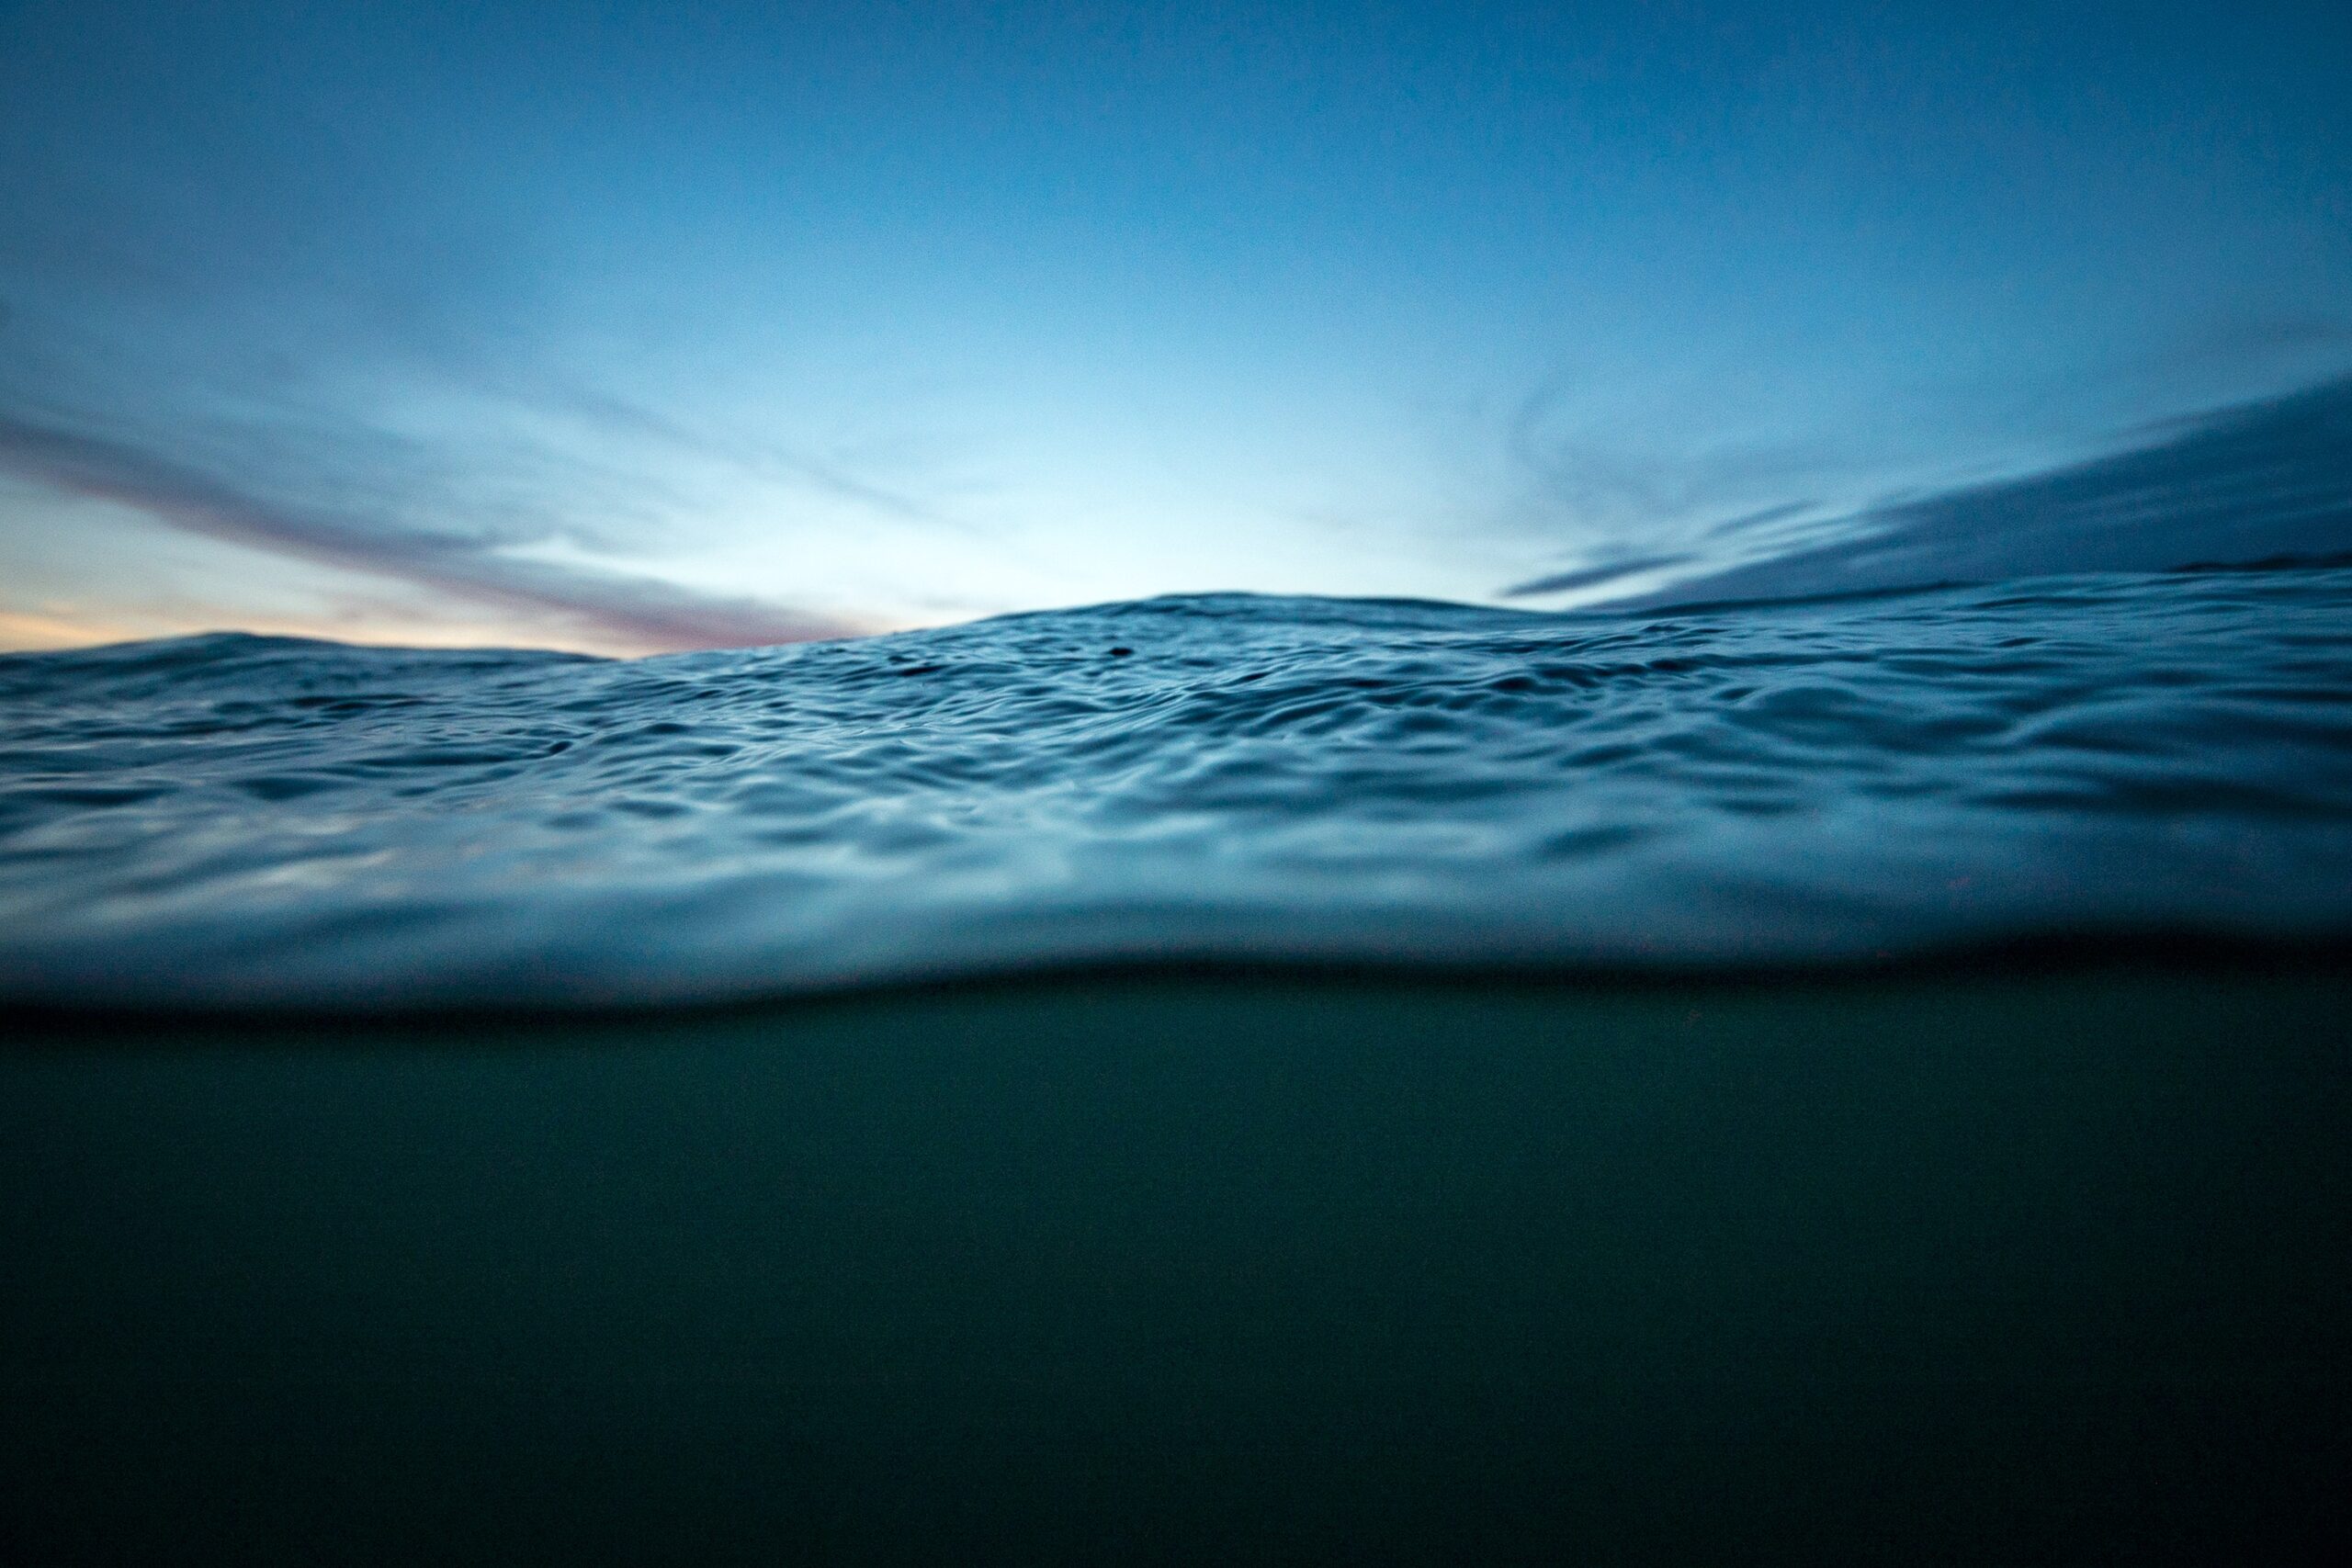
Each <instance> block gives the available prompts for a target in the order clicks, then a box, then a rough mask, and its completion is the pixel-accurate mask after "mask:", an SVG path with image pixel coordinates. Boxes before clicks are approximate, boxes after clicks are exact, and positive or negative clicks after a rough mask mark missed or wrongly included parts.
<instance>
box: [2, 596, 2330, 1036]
mask: <svg viewBox="0 0 2352 1568" xmlns="http://www.w3.org/2000/svg"><path fill="white" fill-rule="evenodd" d="M2150 931H2164V932H2187V933H2192V934H2196V933H2203V934H2211V935H2217V936H2224V937H2230V938H2236V939H2253V940H2257V941H2259V940H2267V939H2284V940H2293V941H2307V940H2312V939H2322V940H2335V939H2338V938H2341V937H2343V936H2344V935H2346V933H2347V932H2352V570H2342V569H2309V568H2307V569H2301V570H2271V571H2213V572H2205V573H2193V572H2192V573H2172V574H2160V575H2110V576H2099V577H2075V578H2063V579H2043V580H2039V581H2027V582H2019V583H2012V584H2008V585H2006V586H2003V587H1998V588H1992V589H1985V588H1971V589H1956V590H1945V591H1939V592H1919V593H1911V594H1905V595H1898V596H1887V597H1880V598H1872V599H1852V600H1844V601H1824V602H1812V603H1781V604H1752V605H1742V606H1731V607H1698V608H1691V609H1685V610H1681V611H1675V612H1648V613H1644V614H1640V615H1614V616H1611V615H1597V614H1592V615H1568V616H1544V615H1524V614H1518V613H1512V612H1504V611H1494V610H1484V609H1474V608H1464V607H1456V606H1445V605H1433V604H1394V603H1361V602H1342V601H1321V600H1280V599H1258V598H1247V597H1203V598H1183V599H1163V600H1154V601H1150V602H1148V603H1142V604H1124V605H1115V606H1110V607H1105V608H1099V609H1090V610H1079V611H1069V612H1057V613H1051V614H1043V615H1023V616H1014V617H1009V618H1005V619H1001V620H995V621H989V622H984V623H980V624H978V625H973V626H959V627H955V628H951V629H946V630H940V631H930V632H920V633H910V634H906V635H902V636H897V637H880V638H875V639H871V640H865V641H857V642H843V643H826V644H810V645H803V646H799V647H792V648H781V649H761V650H753V651H733V652H723V653H709V654H694V655H680V656H673V657H668V658H661V659H651V660H640V661H635V662H607V661H600V660H588V659H581V658H573V657H569V656H562V655H550V654H536V653H488V654H485V653H445V652H412V651H392V650H383V649H357V648H345V647H339V646H334V645H331V644H320V643H310V642H297V641H287V640H278V639H270V638H257V637H240V636H221V637H198V638H193V639H187V640H180V641H174V642H166V643H148V644H140V645H133V646H128V647H122V648H115V649H100V650H96V651H91V652H78V653H65V654H42V655H23V656H16V657H12V658H7V659H5V660H0V999H9V1000H14V1001H17V1002H25V1001H43V1002H53V1003H63V1004H67V1005H74V1004H82V1003H90V1002H102V1003H127V1004H133V1005H141V1004H161V1005H171V1004H196V1005H263V1006H269V1005H295V1006H305V1007H310V1006H327V1007H362V1008H365V1007H379V1006H406V1005H445V1004H477V1003H491V1004H512V1005H531V1006H538V1005H547V1004H560V1003H589V1004H596V1003H609V1002H639V1001H643V1002H655V1001H669V1000H680V999H689V998H723V997H732V996H746V995H754V994H762V993H781V992H790V991H796V990H805V989H809V988H815V987H829V986H835V985H842V984H851V983H865V982H875V981H887V980H896V979H910V978H918V977H927V976H944V975H960V974H974V973H984V972H991V971H999V970H1007V969H1016V968H1025V967H1033V966H1038V965H1051V964H1069V963H1085V962H1092V961H1103V960H1131V959H1185V958H1238V959H1247V960H1269V961H1283V960H1291V959H1300V960H1329V959H1337V960H1350V961H1369V962H1375V963H1428V964H1533V965H1545V964H1560V965H1567V966H1573V965H1578V964H1669V965H1672V964H1705V965H1716V964H1743V963H1758V962H1763V963H1777V962H1789V961H1794V962H1808V961H1814V960H1847V959H1854V958H1870V957H1873V956H1876V955H1879V954H1882V953H1916V952H1920V951H1924V950H1932V949H1935V948H1938V947H1940V946H1946V945H1950V944H1954V943H1969V942H1985V941H1999V940H2006V939H2008V938H2012V937H2034V936H2042V935H2050V934H2053V933H2054V934H2090V935H2101V934H2121V933H2144V932H2150Z"/></svg>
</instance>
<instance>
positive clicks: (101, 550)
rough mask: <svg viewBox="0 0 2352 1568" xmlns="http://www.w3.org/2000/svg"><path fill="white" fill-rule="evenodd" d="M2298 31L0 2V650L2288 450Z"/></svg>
mask: <svg viewBox="0 0 2352 1568" xmlns="http://www.w3.org/2000/svg"><path fill="white" fill-rule="evenodd" d="M2347 82H2352V7H2347V6H2344V5H2343V4H2342V3H2341V0H2332V3H2327V4H2311V5H2277V4H2265V3H2260V0H2255V3H2238V4H2232V5H2227V6H2222V5H2213V6H2165V5H2158V4H2147V3H2140V4H2131V5H2114V6H2108V5H2085V6H2066V7H2055V8H2052V7H2044V6H2031V7H2027V6H2018V7H2014V8H2011V7H2003V6H1971V7H1961V6H1909V7H1894V6H1823V7H1798V6H1779V5H1775V6H1671V5H1624V6H1616V5H1586V6H1464V5H1459V4H1456V5H1448V6H1434V5H1432V6H1401V5H1376V4H1363V5H1350V6H1338V5H1331V6H1324V5H1317V4H1307V3H1297V0H1294V3H1290V4H1284V5H1279V6H1166V7H1148V8H1147V7H1132V6H1083V5H1060V6H1015V5H987V6H978V5H970V6H967V5H956V4H948V3H944V0H931V3H928V4H921V5H908V6H895V5H888V4H878V3H873V0H867V3H863V4H858V5H854V6H846V5H844V6H791V5H764V6H729V5H703V6H695V5H688V4H678V3H672V4H665V5H658V6H628V5H593V4H566V5H548V6H532V7H520V6H497V5H491V6H484V5H481V4H468V5H464V6H433V5H420V4H416V3H413V0H411V3H405V4H401V5H397V6H285V7H275V6H186V5H159V6H120V5H110V4H105V3H103V0H70V3H63V4H46V3H34V4H18V5H8V4H6V0H0V646H13V647H33V646H51V645H59V644H65V643H74V642H88V641H98V640H108V639H113V638H119V637H140V636H154V635H164V634H171V633H178V632H184V631H190V630H197V629H204V628H212V627H243V628H249V629H259V630H272V631H290V632H302V633H308V634H314V635H323V636H333V637H348V638H355V639H363V640H397V641H412V642H507V643H521V644H542V645H555V646H564V647H575V648H586V649H602V650H606V651H620V652H632V651H642V650H647V649H663V648H679V647H695V646H713V645H724V644H733V643H744V642H760V641H768V640H776V639H781V638H786V637H801V636H824V635H837V634H840V633H842V632H853V631H859V630H868V629H881V628H887V627H894V626H910V625H922V624H932V623H937V622H943V621H952V620H960V619H965V618H969V617H972V616H976V615H987V614H992V613H995V612H999V611H1003V610H1012V609H1024V608H1035V607H1044V606H1049V605H1059V604H1081V603H1089V602H1094V601H1101V600H1108V599H1118V598H1125V597H1133V596H1138V595H1144V594H1150V593H1159V592H1190V591H1204V590H1219V589H1245V590H1254V591H1261V592H1319V593H1341V594H1384V595H1407V596H1415V597H1430V598H1446V599H1459V600H1469V601H1476V602H1488V603H1511V604H1526V605H1531V606H1535V607H1549V606H1555V605H1568V604H1577V603H1581V602H1586V601H1589V600H1591V599H1593V598H1595V597H1597V596H1601V595H1606V594H1619V593H1636V594H1646V595H1652V596H1655V595H1657V594H1658V593H1660V592H1668V593H1671V592H1673V591H1674V585H1675V584H1677V583H1683V584H1699V585H1703V583H1704V582H1706V581H1713V580H1715V579H1716V578H1718V577H1723V578H1724V580H1726V581H1731V580H1733V579H1735V578H1736V574H1738V573H1740V572H1743V571H1749V572H1752V571H1754V570H1758V569H1759V564H1760V563H1763V562H1765V561H1768V560H1770V559H1771V558H1798V557H1802V558H1806V559H1827V558H1829V555H1835V554H1836V552H1838V551H1840V550H1845V551H1848V553H1849V556H1850V553H1851V548H1852V547H1853V545H1854V542H1855V541H1856V540H1857V539H1858V538H1860V536H1864V535H1870V534H1884V533H1886V532H1887V531H1888V530H1889V529H1895V530H1898V531H1900V530H1911V531H1912V533H1907V534H1905V537H1911V536H1913V534H1916V532H1917V528H1918V527H1919V526H1922V525H1920V524H1918V522H1917V519H1918V518H1920V517H1921V516H1933V517H1938V518H1942V519H1944V520H1945V521H1944V523H1943V524H1939V526H1944V527H1946V528H1947V531H1949V530H1950V529H1951V528H1978V527H1980V526H1984V525H1985V524H1984V522H1983V520H1984V519H1985V518H1986V517H1991V516H1995V515H1996V513H2000V512H2001V508H2000V507H1998V506H1995V507H1992V508H1991V509H1990V510H1988V509H1987V507H1986V505H1985V504H1983V503H1981V501H1979V502H1972V501H1970V500H1969V499H1968V498H1970V497H1978V498H1981V497H1983V496H1984V495H1985V494H1986V493H1988V487H1990V489H1991V490H1992V491H1997V492H1998V493H1999V494H2001V495H2008V494H2010V493H2012V491H2008V490H2002V489H2001V488H2000V487H2003V486H2013V487H2014V486H2025V487H2027V488H2026V489H2024V490H2018V491H2015V492H2014V493H2017V494H2025V495H2043V494H2047V493H2050V491H2049V486H2050V485H2052V483H2056V484H2059V485H2060V486H2061V488H2062V489H2063V487H2064V485H2065V484H2067V483H2072V482H2075V481H2073V480H2070V479H2066V478H2065V476H2067V475H2071V474H2081V473H2088V474H2091V475H2093V476H2094V477H2096V476H2098V475H2100V474H2107V473H2109V472H2111V471H2113V470H2112V465H2113V464H2114V463H2115V462H2116V461H2118V460H2119V459H2118V457H2117V456H2116V455H2117V454H2119V453H2120V454H2124V455H2125V456H2126V457H2127V458H2129V460H2131V461H2140V459H2139V458H2136V457H2130V455H2131V454H2133V453H2139V454H2143V455H2147V454H2154V456H2153V457H2147V460H2146V462H2145V463H2143V468H2142V469H2134V470H2131V471H2132V472H2133V473H2139V472H2142V471H2143V470H2145V471H2150V472H2153V471H2156V468H2161V466H2162V463H2163V462H2165V461H2170V460H2171V459H2169V458H2166V457H2165V456H2164V455H2165V454H2166V453H2177V452H2178V451H2182V450H2187V451H2189V452H2190V453H2191V454H2192V455H2194V454H2198V453H2213V452H2224V451H2230V452H2241V453H2243V452H2250V451H2254V450H2256V448H2259V449H2260V450H2262V451H2264V452H2267V451H2270V450H2271V447H2270V446H2262V442H2263V441H2267V440H2269V437H2268V436H2267V435H2260V432H2259V431H2257V432H2256V434H2257V436H2259V437H2260V438H2259V439H2256V437H2255V436H2246V435H2245V434H2244V432H2245V431H2246V430H2249V429H2254V428H2255V426H2256V425H2259V424H2260V422H2261V421H2262V420H2263V419H2266V418H2268V417H2270V414H2269V412H2267V411H2277V410H2283V411H2285V412H2282V413H2280V414H2279V415H2278V417H2279V418H2280V419H2282V420H2287V421H2289V423H2292V421H2294V420H2301V421H2302V423H2301V424H2297V425H2293V428H2294V429H2296V430H2298V431H2301V432H2303V433H2304V436H2305V438H2306V439H2305V446H2304V447H2303V448H2302V450H2303V451H2304V452H2305V455H2306V456H2311V455H2312V454H2317V455H2318V456H2319V457H2321V458H2325V457H2328V455H2329V454H2333V455H2334V457H2335V460H2337V461H2338V463H2339V468H2338V469H2337V470H2335V471H2336V472H2337V474H2338V475H2339V477H2340V476H2341V474H2342V472H2343V469H2342V467H2341V464H2342V462H2343V461H2345V459H2344V457H2343V453H2344V450H2345V443H2344V441H2343V439H2342V437H2343V433H2344V430H2345V424H2344V421H2345V418H2346V406H2347V404H2346V397H2345V396H2344V395H2343V391H2342V388H2343V378H2345V377H2346V375H2347V373H2352V90H2347V87H2346V84H2347ZM2308 389H2317V390H2316V391H2312V390H2308ZM2299 397H2300V400H2298V398H2299ZM2281 399H2283V401H2280V400H2281ZM2331 399H2333V401H2331ZM2314 400H2316V401H2314ZM2314 409H2317V410H2318V411H2319V413H2318V414H2317V415H2316V416H2314V414H2313V412H2312V411H2313V410H2314ZM2314 417H2316V418H2317V421H2318V423H2316V424H2314V423H2312V420H2313V419H2314ZM2249 421H2253V422H2255V423H2254V424H2249V423H2248V422H2249ZM2165 422H2170V423H2165ZM2331 422H2333V423H2331ZM2269 428H2270V427H2269V426H2267V425H2262V426H2261V427H2260V429H2261V430H2268V429H2269ZM2280 428H2286V426H2283V425H2282V426H2281V427H2280ZM2312 432H2316V433H2317V434H2312ZM2184 433H2186V434H2184ZM2232 433H2238V434H2232ZM2184 440H2186V441H2187V442H2188V445H2187V446H2183V445H2182V443H2183V441H2184ZM2233 441H2234V442H2235V443H2236V445H2235V446H2232V445H2231V443H2232V442H2233ZM2200 442H2201V443H2203V444H2202V445H2199V443H2200ZM2249 442H2252V443H2253V445H2251V446H2249V445H2248V443H2249ZM2314 443H2315V444H2316V445H2314ZM2275 445H2276V443H2275V442H2274V443H2272V446H2275ZM2264 460H2265V461H2268V460H2269V459H2268V458H2265V459H2264ZM2103 464H2104V465H2108V467H2101V465H2103ZM2149 464H2154V465H2156V468H2149V467H2148V465H2149ZM2176 467H2177V464H2176ZM2053 475H2055V476H2056V478H2054V479H2053V477H2052V476H2053ZM2298 482H2301V481H2298ZM2330 482H2333V481H2330ZM2035 485H2040V486H2041V487H2042V489H2041V490H2039V491H2036V490H2032V489H2031V488H2030V487H2032V486H2035ZM2305 488H2306V489H2309V488H2310V487H2309V486H2308V485H2306V486H2305ZM1955 498H1957V499H1955ZM1971 506H1973V507H1974V510H1973V512H1972V511H1971V510H1969V509H1970V507H1971ZM1939 507H1940V508H1942V510H1941V511H1938V510H1937V509H1938V508H1939ZM1955 508H1956V509H1957V510H1955ZM2078 510H2079V509H2078ZM1971 518H1974V519H1976V521H1975V522H1971V521H1970V519H1971ZM1953 519H1958V521H1956V522H1955V521H1952V520H1953ZM2192 543H2193V541H2192ZM2168 547H2169V546H2168ZM2184 547H2187V546H2184ZM1825 551H1826V552H1829V555H1825V554H1824V552H1825ZM2191 553H2192V554H2193V553H2195V552H2194V551H2193V550H2192V551H2191ZM2152 564H2165V562H2162V561H2155V562H2153V563H2152ZM1514 591H1516V592H1514Z"/></svg>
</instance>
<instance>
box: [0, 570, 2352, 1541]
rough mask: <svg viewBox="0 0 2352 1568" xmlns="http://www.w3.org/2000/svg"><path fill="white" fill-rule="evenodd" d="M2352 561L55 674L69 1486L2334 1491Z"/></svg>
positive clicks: (1006, 1508)
mask: <svg viewBox="0 0 2352 1568" xmlns="http://www.w3.org/2000/svg"><path fill="white" fill-rule="evenodd" d="M2347 932H2352V570H2346V568H2345V567H2343V566H2341V565H2326V564H2321V565H2303V566H2293V567H2278V568H2274V569H2267V570H2196V571H2184V572H2165V573H2134V574H2120V573H2110V574H2104V575H2075V576H2069V577H2058V578H2047V579H2039V580H2031V581H2017V582H2010V583H2006V584H2002V585H1998V586H1992V587H1982V586H1980V587H1954V588H1945V589H1937V590H1923V591H1910V592H1892V593H1884V594H1876V595H1867V596H1853V595H1849V596H1845V597H1826V598H1818V599H1813V600H1804V601H1781V602H1776V603H1770V604H1712V605H1709V604H1700V605H1684V606H1679V607H1672V608H1665V609H1655V610H1633V611H1621V612H1614V613H1599V612H1595V613H1590V614H1584V615H1525V614H1519V613H1514V612H1507V611H1490V610H1476V609H1468V608H1462V607H1456V606H1446V605H1429V604H1353V603H1335V602H1328V601H1270V600H1259V599H1249V598H1241V597H1215V598H1204V599H1203V598H1195V599H1178V600H1162V601H1154V602H1150V603H1147V604H1130V605H1117V606H1108V607H1103V608H1100V609H1094V610H1084V611H1071V612H1057V613H1053V614H1046V615H1027V616H1017V617H1009V618H1006V619H1002V620H999V621H993V622H988V623H982V624H980V625H977V626H965V627H957V628H953V629H949V630H944V631H935V632H922V633H913V634H907V635H904V636H900V637H886V638H876V639H872V640H869V641H864V642H856V643H842V644H824V645H809V646H804V647H799V648H789V649H764V650H758V651H746V652H730V653H714V654H696V655H682V656H674V657H667V658H662V659H653V660H638V661H633V662H607V661H601V660H587V659H579V658H571V657H564V656H556V655H538V654H510V653H418V652H411V651H396V650H384V649H347V648H339V647H334V646H330V645H320V644H309V643H299V642H289V641H284V640H276V639H265V638H254V637H205V638H198V639H192V640H187V641H181V642H175V643H167V644H149V645H140V646H133V647H127V648H118V649H98V650H94V651H89V652H83V653H70V654H45V655H38V656H24V657H16V658H10V659H6V660H0V1005H5V1006H6V1008H7V1009H8V1012H7V1015H6V1017H7V1021H8V1031H7V1043H6V1048H5V1049H0V1256H5V1257H6V1259H7V1267H6V1269H5V1271H0V1561H6V1562H28V1563H29V1562H40V1563H65V1562H155V1561H177V1560H187V1559H190V1558H196V1557H214V1558H220V1559H223V1560H235V1561H242V1562H322V1561H369V1562H410V1561H421V1560H430V1561H440V1562H464V1561H472V1562H518V1561H535V1560H542V1559H545V1560H561V1561H574V1562H595V1561H603V1562H647V1561H685V1562H703V1561H732V1562H935V1561H970V1562H1100V1561H1104V1560H1136V1561H1157V1562H1198V1561H1245V1562H1246V1561H1262V1562H1296V1561H1301V1560H1310V1561H1315V1560H1320V1561H1334V1562H1338V1561H1345V1562H1440V1561H1479V1562H1558V1561H1563V1560H1570V1561H1582V1562H1691V1561H1780V1562H1890V1561H1917V1562H1955V1563H1959V1562H1967V1563H1975V1562H2152V1561H2178V1562H2222V1561H2245V1562H2290V1561H2294V1562H2300V1561H2324V1560H2327V1558H2328V1556H2329V1554H2330V1551H2331V1549H2332V1548H2334V1547H2335V1546H2337V1545H2338V1544H2340V1542H2341V1540H2343V1539H2344V1537H2345V1536H2346V1527H2347V1523H2352V1521H2347V1517H2346V1505H2345V1502H2344V1499H2345V1498H2346V1496H2347V1495H2352V1487H2347V1486H2346V1484H2345V1483H2346V1478H2347V1476H2352V1416H2347V1412H2352V1314H2347V1313H2346V1308H2345V1305H2344V1303H2345V1301H2346V1287H2347V1285H2352V1269H2347V1266H2346V1258H2352V1161H2347V1160H2346V1158H2345V1151H2346V1147H2347V1141H2346V1138H2347V1134H2352V1069H2348V1068H2347V1063H2346V1044H2347V1043H2352V1030H2347V1027H2346V1019H2347V1018H2352V978H2347V970H2346V965H2345V964H2344V958H2345V955H2346V937H2347Z"/></svg>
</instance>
